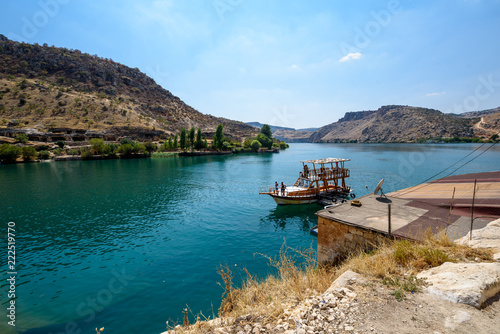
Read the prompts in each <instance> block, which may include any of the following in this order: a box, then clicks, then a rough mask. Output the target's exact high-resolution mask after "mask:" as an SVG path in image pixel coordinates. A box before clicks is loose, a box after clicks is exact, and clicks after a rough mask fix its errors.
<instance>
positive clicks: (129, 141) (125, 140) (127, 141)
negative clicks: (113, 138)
mask: <svg viewBox="0 0 500 334" xmlns="http://www.w3.org/2000/svg"><path fill="white" fill-rule="evenodd" d="M120 144H122V145H123V144H132V140H130V139H128V138H123V139H122V140H121V141H120Z"/></svg>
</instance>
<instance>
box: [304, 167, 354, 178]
mask: <svg viewBox="0 0 500 334" xmlns="http://www.w3.org/2000/svg"><path fill="white" fill-rule="evenodd" d="M349 175H350V173H349V169H347V168H338V169H336V168H334V169H331V168H325V169H323V170H322V169H312V170H309V172H308V175H307V178H308V179H309V180H311V181H315V180H322V179H327V180H333V179H342V178H346V177H349Z"/></svg>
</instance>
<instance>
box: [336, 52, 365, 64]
mask: <svg viewBox="0 0 500 334" xmlns="http://www.w3.org/2000/svg"><path fill="white" fill-rule="evenodd" d="M361 56H362V55H361V53H359V52H351V53H349V54H347V56H344V57H342V58H340V60H339V62H341V63H343V62H345V61H348V60H351V59H359V58H361Z"/></svg>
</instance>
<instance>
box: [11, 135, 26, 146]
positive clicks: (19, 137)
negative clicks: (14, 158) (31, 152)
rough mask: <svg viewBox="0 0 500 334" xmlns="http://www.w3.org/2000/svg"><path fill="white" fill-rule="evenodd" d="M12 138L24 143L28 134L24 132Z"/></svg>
mask: <svg viewBox="0 0 500 334" xmlns="http://www.w3.org/2000/svg"><path fill="white" fill-rule="evenodd" d="M14 139H15V140H16V141H17V142H18V143H21V144H26V143H27V142H28V136H27V135H26V134H25V133H21V134H19V135H17V136H15V137H14Z"/></svg>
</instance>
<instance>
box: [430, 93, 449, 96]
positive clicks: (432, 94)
mask: <svg viewBox="0 0 500 334" xmlns="http://www.w3.org/2000/svg"><path fill="white" fill-rule="evenodd" d="M444 94H446V92H437V93H429V94H426V95H425V96H439V95H444Z"/></svg>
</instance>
